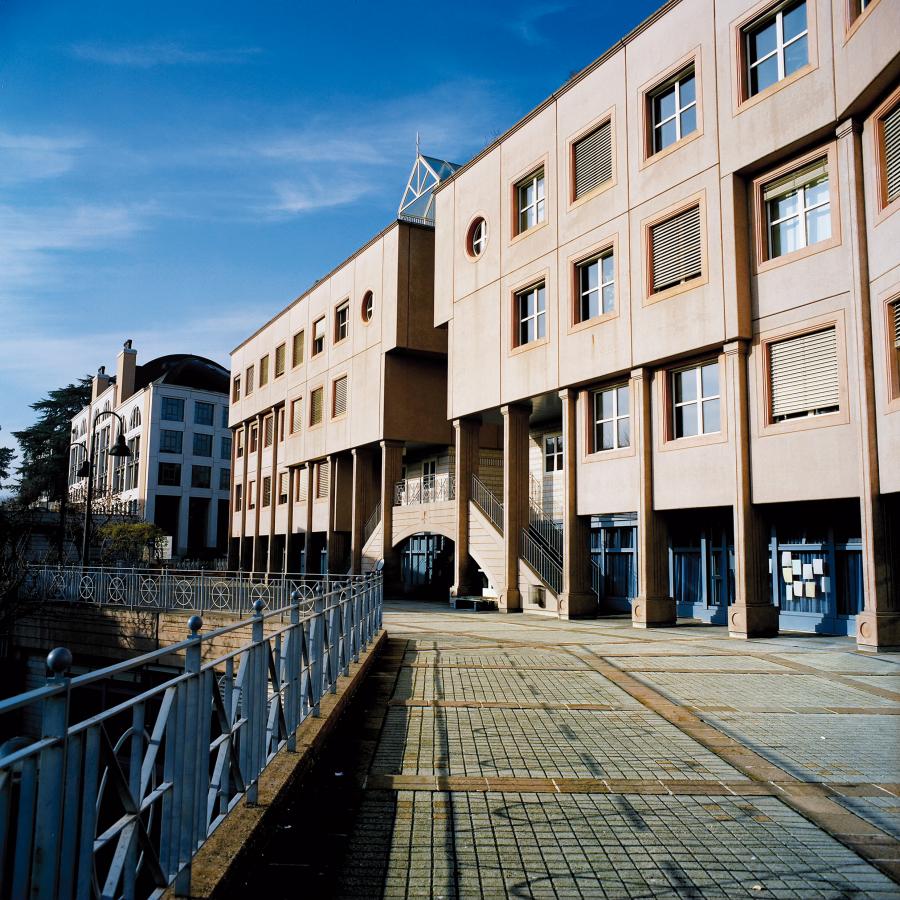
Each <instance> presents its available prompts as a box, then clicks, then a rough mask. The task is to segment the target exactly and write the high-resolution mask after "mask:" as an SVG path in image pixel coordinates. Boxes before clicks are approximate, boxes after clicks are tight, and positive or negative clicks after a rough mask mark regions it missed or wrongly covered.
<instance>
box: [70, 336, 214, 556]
mask: <svg viewBox="0 0 900 900" xmlns="http://www.w3.org/2000/svg"><path fill="white" fill-rule="evenodd" d="M105 412H114V413H116V414H117V415H118V416H119V417H121V422H122V423H123V427H124V432H123V434H124V437H125V442H126V444H127V446H128V448H129V450H130V451H131V455H130V456H129V457H121V458H116V457H114V456H110V455H109V450H110V449H112V447H113V446H114V445H115V443H116V440H117V438H118V435H119V430H120V425H119V421H118V420H117V419H116V417H114V416H107V415H100V414H102V413H105ZM98 415H100V417H99V418H98ZM94 423H96V424H94ZM92 425H94V427H93V429H92ZM92 431H93V435H94V437H93V441H94V448H95V460H96V461H95V468H94V486H93V491H94V496H95V497H96V498H98V502H101V503H102V502H103V501H104V498H106V499H109V498H112V499H113V500H114V501H115V503H116V504H117V505H118V506H119V507H120V508H121V509H123V510H126V511H129V512H131V513H132V514H138V515H140V516H141V517H142V518H144V519H146V520H147V521H149V522H154V523H156V524H157V525H158V526H159V527H160V528H161V529H162V530H163V531H164V532H165V533H166V534H167V535H169V536H170V537H171V538H172V553H173V555H176V556H180V557H185V556H187V557H191V558H209V557H216V556H224V555H225V553H226V552H227V536H228V521H229V518H228V498H229V495H230V488H231V453H232V449H231V440H232V437H231V431H230V429H229V427H228V371H227V369H225V368H223V367H222V366H220V365H219V364H218V363H215V362H213V361H212V360H209V359H205V358H203V357H201V356H191V355H187V354H175V355H172V356H161V357H158V358H157V359H154V360H151V361H149V362H147V363H144V364H143V365H138V363H137V351H136V350H135V349H134V348H133V347H132V346H131V341H126V343H125V346H124V347H123V349H122V350H121V351H120V352H119V355H118V358H117V361H116V373H115V375H108V374H107V373H106V370H105V368H103V367H101V368H100V370H99V371H98V373H97V375H95V376H94V379H93V384H92V389H91V402H90V404H89V405H88V406H86V407H85V408H84V409H83V410H82V411H81V412H80V413H78V415H77V416H75V418H74V419H73V420H72V448H71V450H70V458H69V492H70V497H71V498H72V499H73V500H81V499H83V495H84V493H85V490H86V486H87V479H86V478H85V477H80V476H79V474H78V471H79V468H80V466H81V465H82V463H83V462H84V459H85V448H86V447H89V446H90V442H91V439H92V438H91V435H92Z"/></svg>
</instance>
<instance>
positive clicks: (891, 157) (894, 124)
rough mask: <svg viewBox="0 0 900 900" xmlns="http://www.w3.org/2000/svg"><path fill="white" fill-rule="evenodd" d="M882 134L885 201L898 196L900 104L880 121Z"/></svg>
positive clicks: (899, 193)
mask: <svg viewBox="0 0 900 900" xmlns="http://www.w3.org/2000/svg"><path fill="white" fill-rule="evenodd" d="M881 127H882V132H883V134H884V192H885V200H886V201H887V203H892V202H893V201H894V200H896V199H897V198H898V197H900V106H897V107H896V108H895V109H894V110H893V111H892V112H890V113H888V114H887V115H886V116H885V117H884V119H883V121H882V126H881Z"/></svg>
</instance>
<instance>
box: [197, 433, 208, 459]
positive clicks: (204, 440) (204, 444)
mask: <svg viewBox="0 0 900 900" xmlns="http://www.w3.org/2000/svg"><path fill="white" fill-rule="evenodd" d="M212 449H213V436H212V435H211V434H195V435H194V456H212Z"/></svg>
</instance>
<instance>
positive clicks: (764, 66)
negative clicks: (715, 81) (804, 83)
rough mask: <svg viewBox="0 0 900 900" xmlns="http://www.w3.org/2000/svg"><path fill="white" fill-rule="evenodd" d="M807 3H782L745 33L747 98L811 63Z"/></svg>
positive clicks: (802, 1) (767, 12)
mask: <svg viewBox="0 0 900 900" xmlns="http://www.w3.org/2000/svg"><path fill="white" fill-rule="evenodd" d="M807 24H808V23H807V18H806V0H800V2H797V0H793V2H788V3H779V4H778V5H777V6H775V7H773V8H770V9H769V10H767V11H766V12H765V13H764V14H763V15H762V16H760V17H759V18H757V19H756V20H755V21H753V22H751V23H750V24H749V25H747V26H746V27H745V28H744V29H743V40H744V53H745V61H744V63H745V66H746V72H745V77H746V92H747V96H748V97H753V96H755V95H756V94H759V93H760V92H761V91H764V90H766V88H769V87H771V86H772V85H773V84H777V83H778V82H779V81H782V80H783V79H785V78H787V77H788V76H789V75H792V74H793V73H794V72H796V71H797V70H798V69H802V68H803V66H805V65H806V64H807V63H808V62H809V32H808V27H807Z"/></svg>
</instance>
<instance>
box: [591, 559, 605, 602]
mask: <svg viewBox="0 0 900 900" xmlns="http://www.w3.org/2000/svg"><path fill="white" fill-rule="evenodd" d="M591 588H592V589H593V591H594V593H595V594H596V595H597V599H598V600H599V599H601V596H602V594H603V572H602V571H601V570H600V565H599V564H598V563H597V560H596V559H594V558H593V557H591Z"/></svg>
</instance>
